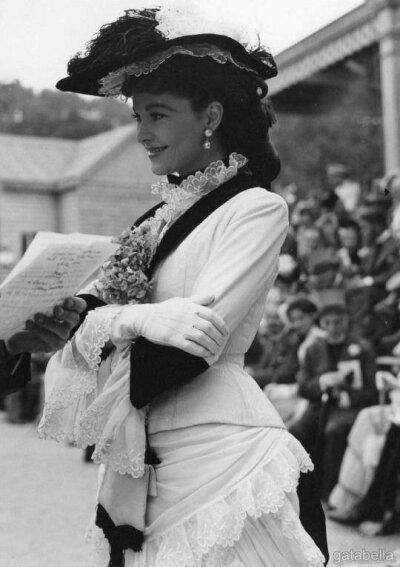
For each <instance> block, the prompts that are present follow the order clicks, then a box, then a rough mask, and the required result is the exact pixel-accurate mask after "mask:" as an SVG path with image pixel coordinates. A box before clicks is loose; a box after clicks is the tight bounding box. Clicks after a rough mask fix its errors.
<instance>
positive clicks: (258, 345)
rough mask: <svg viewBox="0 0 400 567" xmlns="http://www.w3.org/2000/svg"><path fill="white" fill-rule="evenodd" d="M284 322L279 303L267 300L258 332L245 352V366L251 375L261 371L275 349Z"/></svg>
mask: <svg viewBox="0 0 400 567" xmlns="http://www.w3.org/2000/svg"><path fill="white" fill-rule="evenodd" d="M283 327H284V323H283V320H282V318H281V315H280V313H279V304H275V303H271V302H270V301H267V303H266V306H265V310H264V313H263V316H262V319H261V322H260V327H259V329H258V333H257V335H256V337H255V339H254V341H253V343H252V345H251V347H250V349H249V350H248V352H247V353H246V354H245V366H246V370H247V371H249V373H250V374H252V376H255V375H258V374H259V373H262V371H263V368H264V367H265V366H266V365H267V364H268V361H269V360H270V358H271V357H272V356H273V355H274V353H275V352H276V350H277V346H278V343H279V341H280V339H281V336H282V331H283Z"/></svg>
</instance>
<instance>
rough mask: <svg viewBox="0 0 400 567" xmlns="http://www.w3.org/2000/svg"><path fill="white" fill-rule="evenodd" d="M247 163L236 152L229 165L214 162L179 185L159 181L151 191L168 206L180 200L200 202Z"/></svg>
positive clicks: (244, 158) (230, 157)
mask: <svg viewBox="0 0 400 567" xmlns="http://www.w3.org/2000/svg"><path fill="white" fill-rule="evenodd" d="M247 161H248V160H247V158H246V157H244V156H242V155H241V154H237V153H235V152H234V153H232V154H230V156H229V162H228V165H226V164H225V163H224V162H223V161H222V160H218V161H213V162H211V163H210V164H209V165H208V166H207V167H206V168H205V169H204V171H197V172H196V173H194V174H192V175H189V176H188V177H186V178H184V179H183V181H182V182H181V183H180V184H179V185H176V184H175V183H170V181H159V182H157V183H154V184H153V185H152V186H151V191H152V193H154V194H155V195H160V197H161V199H162V200H163V201H164V202H165V203H168V204H171V203H174V202H176V201H178V200H180V201H181V204H182V201H192V200H198V199H199V198H201V197H203V196H204V195H206V194H207V193H209V192H210V191H212V190H213V189H215V188H216V187H219V186H220V185H222V183H225V182H227V181H229V180H230V179H232V177H234V176H235V175H236V174H237V172H238V170H239V168H241V167H243V166H244V165H245V164H246V163H247Z"/></svg>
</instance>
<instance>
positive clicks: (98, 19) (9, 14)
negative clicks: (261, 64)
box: [0, 0, 363, 91]
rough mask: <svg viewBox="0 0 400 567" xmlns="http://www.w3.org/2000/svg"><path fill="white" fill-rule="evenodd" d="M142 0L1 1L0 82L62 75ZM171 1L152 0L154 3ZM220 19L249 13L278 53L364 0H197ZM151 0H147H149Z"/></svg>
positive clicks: (35, 82) (48, 82)
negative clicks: (92, 40) (75, 57)
mask: <svg viewBox="0 0 400 567" xmlns="http://www.w3.org/2000/svg"><path fill="white" fill-rule="evenodd" d="M143 1H146V0H0V82H9V81H13V80H15V79H17V80H19V81H20V82H21V83H22V84H23V85H24V86H26V87H32V88H33V89H35V90H36V91H38V90H41V89H44V88H53V86H54V84H55V83H56V82H57V80H58V79H60V78H62V77H64V76H65V75H66V65H67V61H68V59H69V58H70V57H72V56H73V55H74V54H75V53H76V52H77V51H79V50H81V49H82V48H83V47H84V45H85V43H86V42H87V41H88V40H89V39H90V38H91V37H92V36H93V35H94V34H95V33H96V32H97V31H98V29H99V28H100V26H101V25H103V24H104V23H107V22H110V21H113V20H114V19H116V18H117V17H119V16H121V15H123V10H125V9H129V8H135V7H140V6H142V5H143ZM171 1H174V0H155V1H154V2H152V4H153V5H157V4H160V3H163V2H166V3H167V4H168V3H169V2H171ZM200 1H201V3H202V6H203V7H204V6H205V7H206V9H211V10H213V14H214V15H215V14H216V15H217V16H218V18H220V17H221V18H224V17H225V14H227V9H229V14H230V15H231V16H232V14H233V15H235V14H236V13H237V14H238V16H237V19H238V21H240V25H242V26H246V25H247V26H251V25H252V22H253V21H254V20H253V19H252V16H254V14H257V18H258V19H259V20H260V21H262V23H263V37H264V38H265V39H266V42H267V44H268V46H269V47H270V49H271V51H272V53H273V54H274V55H276V54H277V53H279V52H280V51H282V50H284V49H285V48H287V47H289V46H291V45H293V44H294V43H296V42H297V41H300V40H301V39H303V38H304V37H307V36H308V35H309V34H311V33H313V32H314V31H316V30H318V29H320V28H321V27H323V26H325V25H327V24H328V23H330V22H331V21H333V20H335V19H337V18H338V17H340V16H342V15H343V14H345V13H347V12H349V11H350V10H352V9H353V8H355V7H357V6H359V5H360V4H362V3H363V0H200ZM148 3H149V2H148V1H147V4H148Z"/></svg>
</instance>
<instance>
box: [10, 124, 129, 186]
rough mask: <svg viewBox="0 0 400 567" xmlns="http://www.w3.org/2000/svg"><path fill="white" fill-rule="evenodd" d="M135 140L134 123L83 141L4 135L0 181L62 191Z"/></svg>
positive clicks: (11, 184)
mask: <svg viewBox="0 0 400 567" xmlns="http://www.w3.org/2000/svg"><path fill="white" fill-rule="evenodd" d="M134 139H135V126H134V125H132V124H129V125H127V126H121V127H119V128H115V129H113V130H109V131H107V132H103V133H101V134H97V135H96V136H90V137H89V138H85V139H83V140H65V139H58V138H44V137H39V136H20V135H16V134H0V183H4V184H7V185H10V186H13V187H21V188H25V187H27V188H32V189H36V190H48V191H61V190H63V189H66V188H68V187H73V186H75V185H76V184H77V183H78V182H79V181H80V180H81V179H82V178H83V177H85V176H86V175H88V174H89V173H90V172H91V171H92V170H93V169H95V168H96V166H99V165H101V164H102V163H104V160H105V159H106V158H107V157H108V156H109V155H111V154H112V153H113V152H114V151H115V150H116V149H117V148H118V147H120V146H121V145H122V144H124V143H126V142H131V143H134Z"/></svg>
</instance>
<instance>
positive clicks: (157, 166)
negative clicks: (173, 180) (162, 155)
mask: <svg viewBox="0 0 400 567" xmlns="http://www.w3.org/2000/svg"><path fill="white" fill-rule="evenodd" d="M150 167H151V171H152V172H153V173H154V175H169V174H170V173H172V172H171V168H170V167H168V166H167V165H166V164H165V163H163V162H162V161H161V160H160V161H157V159H150Z"/></svg>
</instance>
